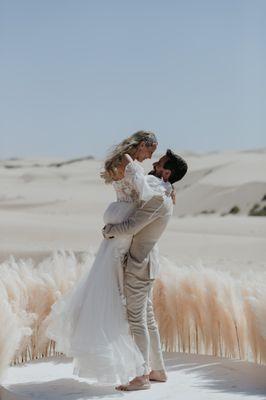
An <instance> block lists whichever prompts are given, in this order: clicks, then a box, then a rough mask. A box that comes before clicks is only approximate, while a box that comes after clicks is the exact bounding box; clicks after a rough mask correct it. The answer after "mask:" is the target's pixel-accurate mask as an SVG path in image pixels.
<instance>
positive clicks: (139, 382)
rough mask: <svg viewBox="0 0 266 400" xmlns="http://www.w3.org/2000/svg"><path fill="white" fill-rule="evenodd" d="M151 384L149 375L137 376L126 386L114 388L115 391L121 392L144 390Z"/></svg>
mask: <svg viewBox="0 0 266 400" xmlns="http://www.w3.org/2000/svg"><path fill="white" fill-rule="evenodd" d="M150 387H151V384H150V381H149V375H143V376H137V377H136V378H134V379H132V381H130V382H129V383H128V384H127V385H120V386H117V387H116V390H122V391H133V390H145V389H150Z"/></svg>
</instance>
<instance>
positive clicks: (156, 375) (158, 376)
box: [149, 370, 167, 382]
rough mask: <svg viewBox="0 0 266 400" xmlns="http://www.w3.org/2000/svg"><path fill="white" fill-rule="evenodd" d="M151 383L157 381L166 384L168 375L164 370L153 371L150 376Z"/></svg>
mask: <svg viewBox="0 0 266 400" xmlns="http://www.w3.org/2000/svg"><path fill="white" fill-rule="evenodd" d="M149 378H150V381H156V382H166V381H167V375H166V372H165V371H164V370H160V371H156V370H153V371H151V372H150V375H149Z"/></svg>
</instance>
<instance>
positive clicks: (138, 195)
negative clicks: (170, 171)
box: [113, 161, 172, 203]
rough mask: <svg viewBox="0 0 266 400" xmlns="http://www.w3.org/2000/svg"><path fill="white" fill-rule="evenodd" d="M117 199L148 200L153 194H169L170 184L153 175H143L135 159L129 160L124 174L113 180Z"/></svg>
mask: <svg viewBox="0 0 266 400" xmlns="http://www.w3.org/2000/svg"><path fill="white" fill-rule="evenodd" d="M113 186H114V189H115V191H116V195H117V201H119V202H121V201H125V202H130V203H131V202H139V201H144V202H147V201H149V200H150V199H151V198H152V197H153V196H163V195H169V194H170V193H171V191H172V186H171V184H170V183H169V182H163V180H162V179H160V178H157V177H155V176H153V175H145V172H144V169H143V168H142V166H141V165H139V164H137V163H136V162H135V161H132V162H129V163H128V164H127V166H126V168H125V176H124V178H122V179H120V180H119V181H114V182H113Z"/></svg>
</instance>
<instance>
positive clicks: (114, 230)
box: [103, 196, 164, 239]
mask: <svg viewBox="0 0 266 400" xmlns="http://www.w3.org/2000/svg"><path fill="white" fill-rule="evenodd" d="M163 203H164V199H163V197H162V196H154V197H153V198H152V199H150V200H149V201H148V202H147V203H145V204H144V205H143V207H139V208H137V210H136V211H135V212H134V213H133V214H132V215H131V216H130V217H129V218H128V219H127V220H125V221H123V222H121V223H119V224H107V225H106V226H105V227H104V228H103V236H104V237H105V238H106V239H111V238H112V237H116V238H119V237H122V236H125V235H135V234H136V233H138V232H139V231H141V230H142V229H143V228H144V227H145V226H147V225H149V224H150V223H151V222H153V221H154V220H155V219H156V218H158V217H159V216H161V215H162V214H161V212H162V211H163V209H164V204H163ZM157 211H158V212H157Z"/></svg>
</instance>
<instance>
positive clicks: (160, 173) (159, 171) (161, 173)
mask: <svg viewBox="0 0 266 400" xmlns="http://www.w3.org/2000/svg"><path fill="white" fill-rule="evenodd" d="M166 161H168V157H167V155H165V156H162V157H161V158H160V159H159V160H158V161H156V162H154V163H153V164H152V165H153V170H152V171H150V172H149V175H154V176H157V178H163V179H164V181H167V180H168V179H169V177H170V175H171V171H170V170H169V169H165V168H164V164H165V163H166Z"/></svg>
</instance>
